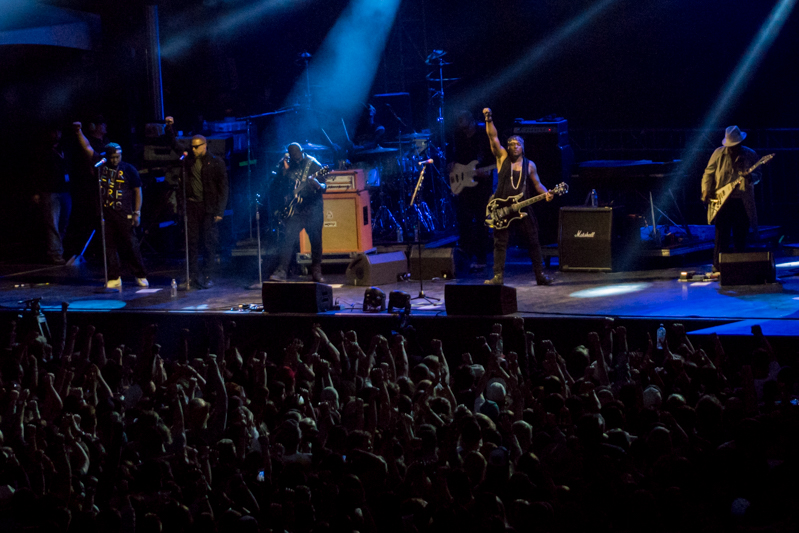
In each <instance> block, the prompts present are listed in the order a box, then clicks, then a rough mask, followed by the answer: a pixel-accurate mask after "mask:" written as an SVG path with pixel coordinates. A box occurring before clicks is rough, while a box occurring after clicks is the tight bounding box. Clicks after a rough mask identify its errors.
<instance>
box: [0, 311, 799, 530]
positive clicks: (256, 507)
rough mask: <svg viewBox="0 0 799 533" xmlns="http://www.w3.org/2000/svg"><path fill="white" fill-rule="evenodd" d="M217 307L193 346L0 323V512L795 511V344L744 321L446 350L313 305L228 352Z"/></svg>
mask: <svg viewBox="0 0 799 533" xmlns="http://www.w3.org/2000/svg"><path fill="white" fill-rule="evenodd" d="M62 316H63V318H64V326H66V318H67V314H66V310H64V313H63V315H62ZM234 328H235V325H234V324H227V325H223V324H222V323H221V322H219V323H218V324H215V325H214V326H213V328H212V329H213V331H212V333H213V335H211V339H212V341H211V342H210V345H209V346H208V347H207V350H205V353H199V354H195V353H193V349H192V348H190V346H191V345H192V343H191V342H190V340H192V335H191V334H190V333H189V332H188V331H187V330H183V332H182V338H181V339H180V342H179V343H177V345H178V346H179V349H178V351H177V353H162V352H161V347H160V345H159V344H158V330H157V328H156V327H155V326H152V327H148V328H145V330H144V331H142V332H141V341H140V343H139V344H138V345H137V346H125V345H123V346H118V347H113V348H111V347H108V349H106V346H105V344H104V339H103V335H102V334H101V333H99V332H96V331H95V330H94V328H92V327H88V328H85V330H84V331H79V330H78V328H77V327H75V326H72V327H70V328H66V327H65V328H64V329H65V331H66V333H65V334H64V335H63V336H62V335H57V336H56V338H53V339H48V338H47V337H45V336H44V334H40V332H39V331H38V330H36V331H25V328H24V327H23V324H22V323H20V324H19V325H17V324H16V323H11V324H9V325H8V327H7V328H6V330H5V331H4V332H3V333H4V338H3V342H4V345H3V346H2V348H3V351H2V354H0V358H1V359H0V372H2V376H1V377H2V382H1V383H0V386H2V389H1V390H0V414H2V423H1V424H0V429H2V436H0V531H4V532H15V531H42V532H44V531H47V532H57V531H60V532H72V531H75V532H77V531H80V532H87V533H88V532H94V531H97V532H112V533H116V532H126V533H139V532H141V533H145V532H146V533H150V532H159V531H164V532H186V533H192V532H198V533H199V532H203V533H205V532H220V533H221V532H234V531H236V532H238V531H241V532H266V531H269V532H283V531H289V532H325V531H348V532H349V531H360V532H373V531H375V532H376V531H379V532H384V531H385V532H419V533H422V532H426V531H459V532H461V531H462V532H472V531H473V532H478V531H479V532H490V533H493V532H511V531H515V532H527V531H530V532H557V531H641V530H648V531H732V530H750V529H751V530H755V529H756V530H758V531H765V530H767V529H765V528H766V527H768V528H770V529H768V530H769V531H785V530H789V529H790V530H795V528H796V516H795V512H794V507H793V506H792V503H793V501H794V499H795V498H796V496H797V483H796V480H797V479H798V478H797V476H796V475H795V469H796V451H797V450H798V449H799V447H797V442H796V440H797V436H799V432H798V431H797V429H799V424H797V409H799V407H797V406H796V400H795V398H796V396H795V394H796V392H797V391H796V375H795V370H794V369H795V368H796V360H795V357H796V354H776V353H774V350H772V348H771V345H770V344H769V342H768V340H767V339H766V338H765V337H764V336H763V335H762V332H761V331H760V330H759V329H757V328H755V330H754V331H753V333H754V335H755V336H756V338H757V342H758V344H759V346H758V348H757V350H756V351H755V352H754V353H753V354H744V355H743V356H739V355H738V354H733V353H730V354H729V355H727V354H725V350H724V348H723V347H722V343H721V341H720V340H719V339H718V338H716V339H715V346H714V347H712V348H710V349H709V350H708V352H709V353H706V352H705V351H704V350H702V349H698V348H697V347H695V346H693V345H692V343H691V341H690V340H689V338H688V336H687V335H686V333H685V330H684V328H683V327H682V326H680V325H679V324H675V325H673V326H672V329H671V331H670V332H669V338H668V341H671V342H668V341H667V342H666V344H665V346H664V347H663V349H656V348H655V347H653V345H652V342H651V341H650V342H649V344H648V346H644V347H642V348H643V349H642V350H640V351H636V350H631V349H630V347H628V345H627V334H626V331H625V328H624V327H623V326H616V325H615V324H614V323H613V321H612V320H610V319H608V320H607V322H606V324H605V327H604V329H602V330H601V331H599V332H595V333H590V334H589V335H588V338H587V339H585V341H586V342H585V345H579V346H575V347H573V348H572V349H570V351H565V352H564V353H559V352H558V351H557V350H556V347H555V346H554V345H553V344H552V343H551V342H550V341H547V340H545V339H536V338H535V337H534V335H533V334H532V333H530V332H528V331H525V326H524V322H523V320H522V319H516V320H515V321H514V322H513V324H512V326H511V327H506V328H505V330H504V331H503V329H502V327H501V326H500V325H495V326H494V327H493V333H492V334H491V335H490V336H489V337H488V338H484V337H478V338H476V339H475V343H474V349H473V350H471V352H470V353H464V354H453V353H447V352H446V347H445V346H444V343H442V341H441V340H430V341H429V345H428V346H421V347H420V346H419V345H417V343H416V342H408V341H407V340H406V338H407V337H409V336H403V335H402V334H393V335H388V336H381V335H377V336H375V337H374V338H372V339H359V338H358V336H357V334H356V333H355V332H354V331H348V332H335V334H334V333H333V332H325V331H323V330H322V328H321V327H319V326H318V325H317V326H314V327H313V328H312V330H311V331H308V332H307V336H306V338H304V339H296V340H294V341H293V342H292V343H290V345H288V346H286V347H285V350H284V351H283V353H269V354H266V353H264V352H259V351H257V350H247V352H248V353H242V351H243V350H240V349H239V347H238V344H237V343H236V341H235V336H234V335H232V333H231V332H232V331H233V330H234ZM421 344H422V345H424V344H425V343H424V342H422V343H421ZM445 354H446V355H445Z"/></svg>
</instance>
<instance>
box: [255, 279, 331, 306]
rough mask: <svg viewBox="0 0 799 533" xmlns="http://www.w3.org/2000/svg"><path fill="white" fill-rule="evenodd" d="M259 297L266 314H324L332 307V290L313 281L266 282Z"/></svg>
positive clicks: (328, 286)
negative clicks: (261, 299)
mask: <svg viewBox="0 0 799 533" xmlns="http://www.w3.org/2000/svg"><path fill="white" fill-rule="evenodd" d="M261 296H262V298H263V302H264V311H266V312H267V313H324V312H325V311H329V310H330V309H331V308H332V307H333V288H332V287H331V286H330V285H325V284H324V283H315V282H313V281H296V282H293V281H292V282H275V281H266V282H264V284H263V287H262V292H261Z"/></svg>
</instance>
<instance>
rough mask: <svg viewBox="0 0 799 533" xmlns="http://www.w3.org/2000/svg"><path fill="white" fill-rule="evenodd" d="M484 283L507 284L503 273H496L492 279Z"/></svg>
mask: <svg viewBox="0 0 799 533" xmlns="http://www.w3.org/2000/svg"><path fill="white" fill-rule="evenodd" d="M483 283H485V284H486V285H504V284H505V276H504V275H503V274H501V273H499V274H494V277H493V278H491V279H487V280H485V281H484V282H483Z"/></svg>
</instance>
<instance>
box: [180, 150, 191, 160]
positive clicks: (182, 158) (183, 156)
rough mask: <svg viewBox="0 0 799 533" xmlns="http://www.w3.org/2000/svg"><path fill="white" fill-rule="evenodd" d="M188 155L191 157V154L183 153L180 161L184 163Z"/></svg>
mask: <svg viewBox="0 0 799 533" xmlns="http://www.w3.org/2000/svg"><path fill="white" fill-rule="evenodd" d="M187 155H189V152H183V155H182V156H180V160H181V161H183V160H184V159H186V156H187Z"/></svg>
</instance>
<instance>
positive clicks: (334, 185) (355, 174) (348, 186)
mask: <svg viewBox="0 0 799 533" xmlns="http://www.w3.org/2000/svg"><path fill="white" fill-rule="evenodd" d="M325 183H327V194H330V193H341V192H358V191H362V190H364V189H365V188H366V181H365V178H364V174H363V169H360V168H353V169H352V170H335V171H333V172H331V173H329V174H328V175H327V177H326V179H325Z"/></svg>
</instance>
